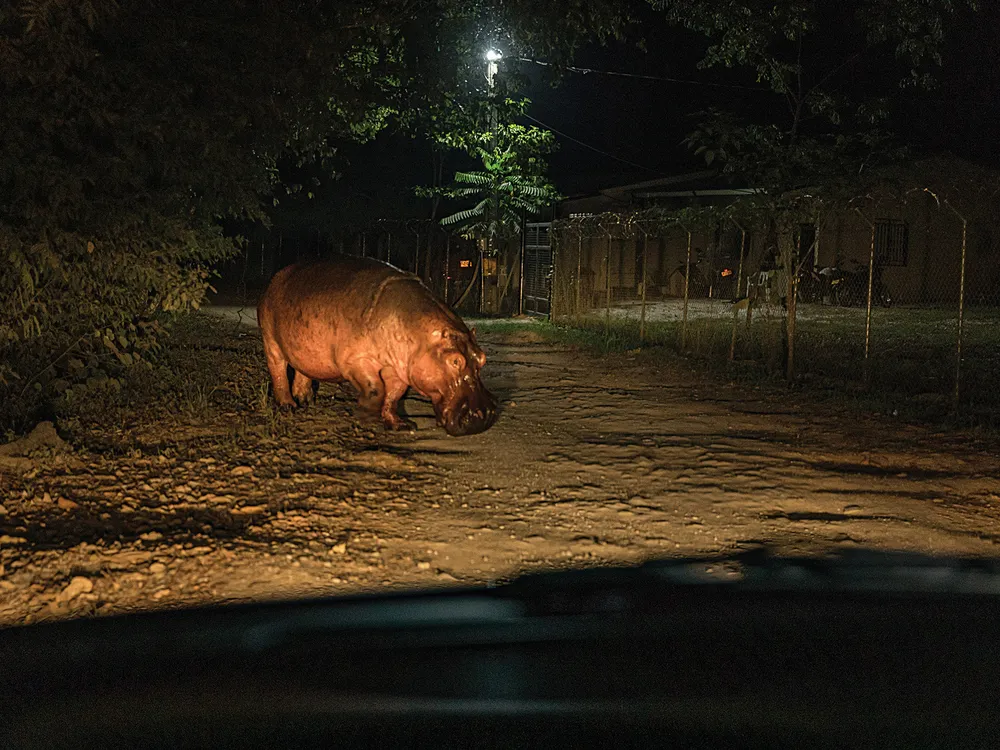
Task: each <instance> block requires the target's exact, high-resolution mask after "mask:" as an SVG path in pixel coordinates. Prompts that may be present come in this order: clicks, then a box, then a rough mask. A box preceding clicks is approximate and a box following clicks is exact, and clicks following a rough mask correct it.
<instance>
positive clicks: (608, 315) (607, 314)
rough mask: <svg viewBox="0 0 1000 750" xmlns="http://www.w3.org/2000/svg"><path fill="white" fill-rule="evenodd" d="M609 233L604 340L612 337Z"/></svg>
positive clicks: (606, 253) (606, 252)
mask: <svg viewBox="0 0 1000 750" xmlns="http://www.w3.org/2000/svg"><path fill="white" fill-rule="evenodd" d="M605 231H606V232H607V233H608V246H607V248H606V249H605V251H604V338H605V339H607V338H609V337H610V336H611V230H610V229H607V230H605Z"/></svg>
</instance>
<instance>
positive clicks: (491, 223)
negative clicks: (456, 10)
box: [479, 48, 503, 313]
mask: <svg viewBox="0 0 1000 750" xmlns="http://www.w3.org/2000/svg"><path fill="white" fill-rule="evenodd" d="M502 59H503V53H502V52H501V51H500V50H498V49H492V48H491V49H488V50H486V91H487V95H488V96H489V98H490V134H491V137H490V154H491V155H493V154H495V153H496V149H497V108H496V104H495V102H493V85H494V83H493V81H494V79H495V78H496V74H497V70H498V66H499V63H500V60H502ZM499 223H500V211H499V206H497V194H496V191H492V194H491V195H490V201H489V208H488V210H487V214H486V249H485V251H481V252H482V253H483V254H482V256H481V257H480V263H479V312H480V313H482V312H484V311H485V309H486V258H487V257H488V256H489V254H490V250H491V249H492V244H493V235H494V233H495V232H497V231H498V230H499Z"/></svg>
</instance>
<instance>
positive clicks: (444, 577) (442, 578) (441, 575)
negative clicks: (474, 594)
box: [437, 570, 458, 581]
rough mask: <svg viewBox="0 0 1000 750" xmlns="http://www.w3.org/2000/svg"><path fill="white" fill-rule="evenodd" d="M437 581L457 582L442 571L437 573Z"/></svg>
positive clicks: (449, 574) (450, 575)
mask: <svg viewBox="0 0 1000 750" xmlns="http://www.w3.org/2000/svg"><path fill="white" fill-rule="evenodd" d="M437 579H438V580H439V581H457V580H458V579H457V578H455V576H453V575H452V574H451V573H445V572H444V571H443V570H442V571H439V572H438V574H437Z"/></svg>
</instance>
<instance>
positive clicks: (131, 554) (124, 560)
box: [105, 550, 153, 568]
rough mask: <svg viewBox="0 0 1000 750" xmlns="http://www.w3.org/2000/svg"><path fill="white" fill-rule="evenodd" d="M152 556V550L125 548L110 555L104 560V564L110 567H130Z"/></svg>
mask: <svg viewBox="0 0 1000 750" xmlns="http://www.w3.org/2000/svg"><path fill="white" fill-rule="evenodd" d="M152 556H153V553H152V552H144V551H142V550H127V551H124V552H117V553H115V554H113V555H111V556H110V557H108V558H107V559H106V560H105V564H106V565H108V566H109V567H112V568H131V567H133V566H135V565H139V564H140V563H144V562H146V561H147V560H148V559H149V558H151V557H152Z"/></svg>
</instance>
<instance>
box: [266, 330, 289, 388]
mask: <svg viewBox="0 0 1000 750" xmlns="http://www.w3.org/2000/svg"><path fill="white" fill-rule="evenodd" d="M264 356H265V357H267V370H268V372H270V373H271V386H272V388H273V390H274V400H275V401H277V402H278V405H279V406H283V407H288V406H295V401H294V399H292V393H291V391H290V390H289V388H288V360H287V359H285V355H284V354H282V353H281V347H280V346H278V342H277V341H275V340H274V337H273V336H271V335H270V334H269V332H268V331H267V330H266V329H265V330H264Z"/></svg>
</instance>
